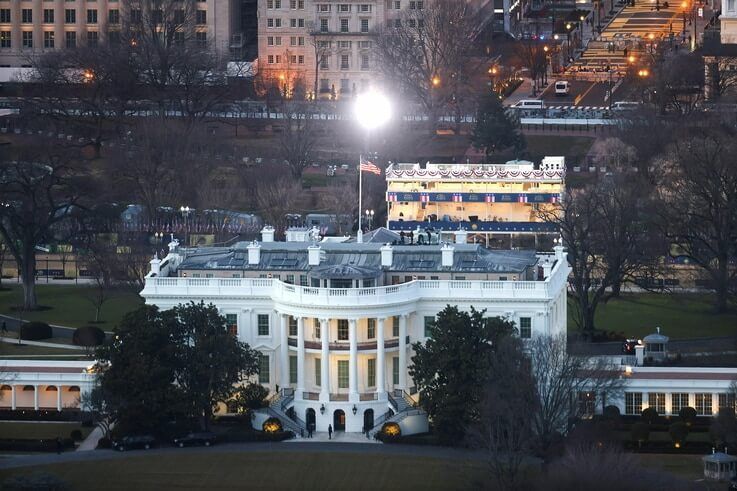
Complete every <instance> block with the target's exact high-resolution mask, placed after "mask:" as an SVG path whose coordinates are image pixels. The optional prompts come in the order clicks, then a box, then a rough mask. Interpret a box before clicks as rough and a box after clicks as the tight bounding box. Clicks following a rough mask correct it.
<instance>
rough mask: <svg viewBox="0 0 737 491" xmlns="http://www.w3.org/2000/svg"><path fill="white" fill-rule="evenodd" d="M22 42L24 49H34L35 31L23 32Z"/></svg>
mask: <svg viewBox="0 0 737 491" xmlns="http://www.w3.org/2000/svg"><path fill="white" fill-rule="evenodd" d="M21 42H22V43H23V44H22V46H23V47H24V48H33V31H23V33H22V36H21Z"/></svg>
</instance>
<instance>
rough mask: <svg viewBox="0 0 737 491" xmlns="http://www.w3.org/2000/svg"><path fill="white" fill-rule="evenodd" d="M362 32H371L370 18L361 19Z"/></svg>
mask: <svg viewBox="0 0 737 491" xmlns="http://www.w3.org/2000/svg"><path fill="white" fill-rule="evenodd" d="M361 32H369V20H368V19H361Z"/></svg>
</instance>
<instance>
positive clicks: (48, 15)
mask: <svg viewBox="0 0 737 491" xmlns="http://www.w3.org/2000/svg"><path fill="white" fill-rule="evenodd" d="M53 23H54V9H44V24H53Z"/></svg>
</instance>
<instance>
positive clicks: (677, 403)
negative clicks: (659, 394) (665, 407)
mask: <svg viewBox="0 0 737 491" xmlns="http://www.w3.org/2000/svg"><path fill="white" fill-rule="evenodd" d="M684 407H688V394H686V393H683V392H678V393H674V394H671V395H670V413H671V414H678V412H679V411H680V410H681V409H682V408H684Z"/></svg>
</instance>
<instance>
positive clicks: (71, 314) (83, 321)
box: [0, 284, 143, 331]
mask: <svg viewBox="0 0 737 491" xmlns="http://www.w3.org/2000/svg"><path fill="white" fill-rule="evenodd" d="M93 290H94V289H93V288H91V287H89V286H73V285H69V286H67V285H45V284H39V285H37V286H36V294H37V296H38V303H39V305H44V306H47V307H51V309H49V310H41V311H37V312H24V314H23V318H24V319H27V320H38V321H44V322H48V323H49V324H56V325H61V326H69V327H81V326H86V325H89V323H90V321H92V320H94V319H95V308H94V306H93V304H92V303H91V302H90V301H89V300H88V298H89V296H90V295H91V294H92V293H93ZM21 298H22V290H21V287H20V286H18V285H15V286H14V287H13V288H12V289H10V290H4V291H0V314H6V315H12V316H17V315H18V312H14V311H13V310H12V308H11V307H13V306H16V305H18V304H20V303H21ZM142 303H143V299H142V298H141V297H139V296H138V295H137V294H136V293H133V292H130V291H121V292H117V293H115V294H114V296H113V297H112V298H111V299H110V300H109V301H107V302H105V303H104V304H103V306H102V314H101V316H100V317H101V320H102V321H104V323H102V324H98V327H100V328H101V329H103V330H105V331H112V329H113V328H114V327H115V326H116V325H117V324H118V323H119V322H120V319H121V318H122V317H123V315H124V314H125V313H127V312H130V311H131V310H135V309H136V308H138V307H139V306H140V305H141V304H142Z"/></svg>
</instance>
